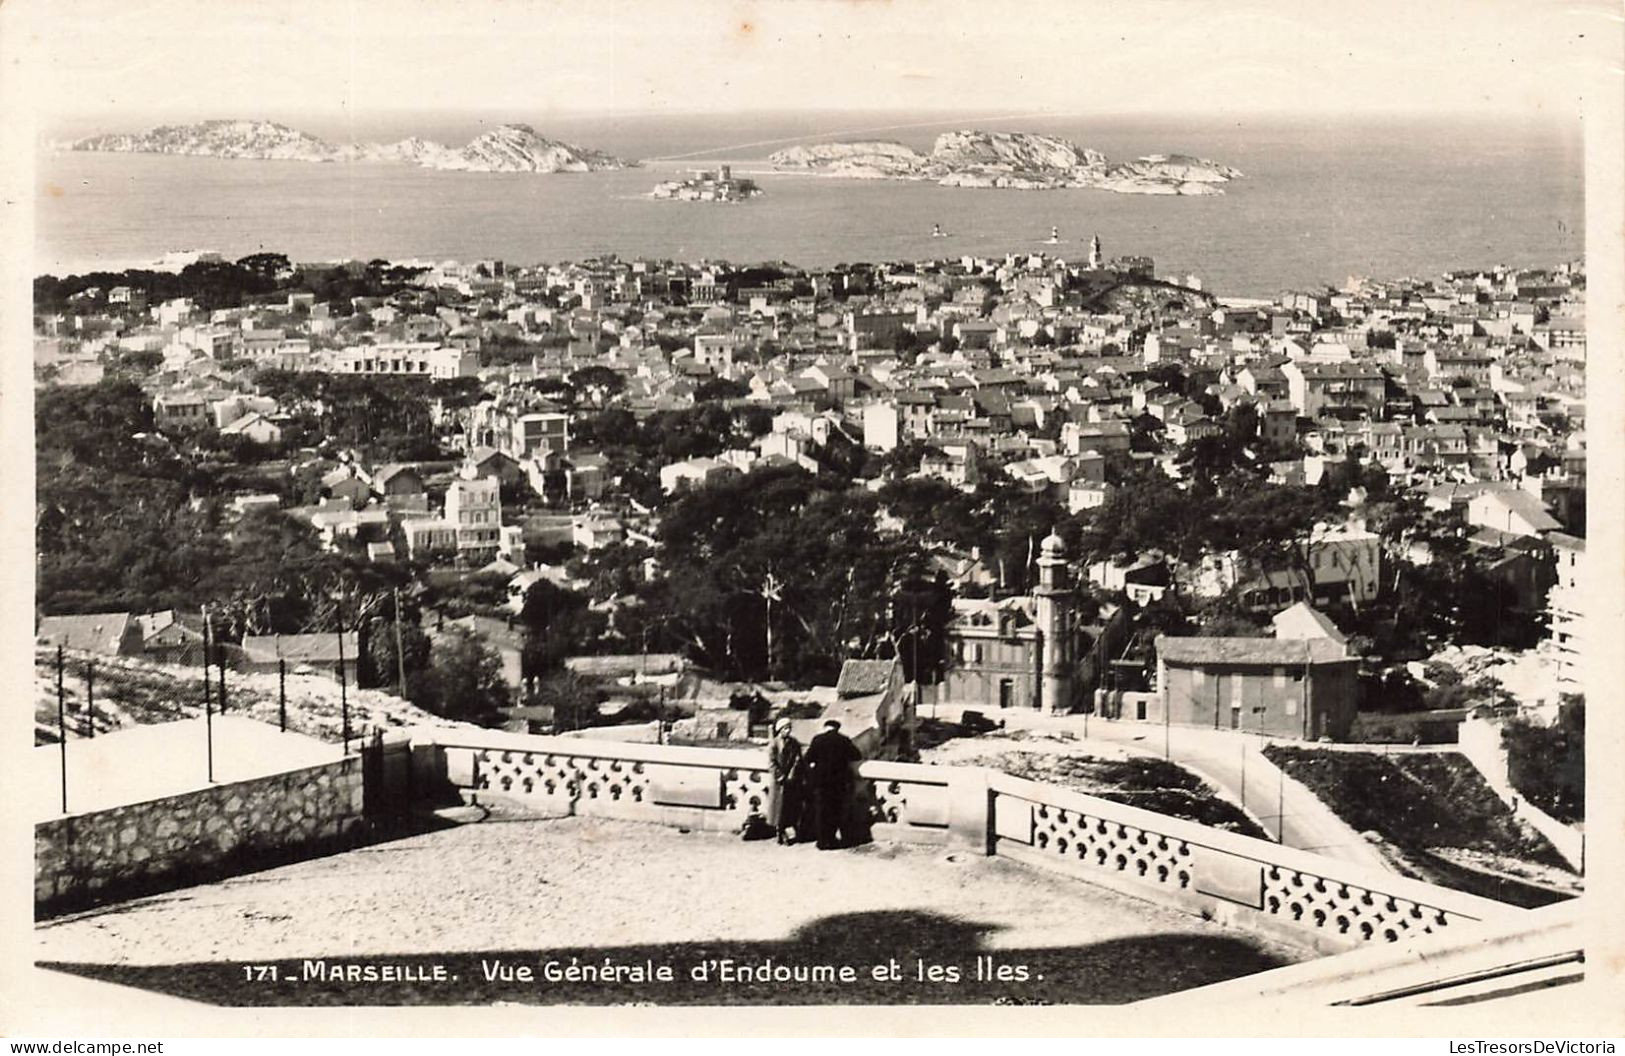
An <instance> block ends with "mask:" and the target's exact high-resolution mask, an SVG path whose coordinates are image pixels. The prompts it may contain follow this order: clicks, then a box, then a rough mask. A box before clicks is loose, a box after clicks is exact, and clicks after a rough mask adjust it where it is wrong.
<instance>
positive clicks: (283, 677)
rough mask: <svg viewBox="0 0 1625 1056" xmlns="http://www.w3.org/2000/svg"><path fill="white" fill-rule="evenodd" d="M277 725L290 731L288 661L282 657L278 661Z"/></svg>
mask: <svg viewBox="0 0 1625 1056" xmlns="http://www.w3.org/2000/svg"><path fill="white" fill-rule="evenodd" d="M276 725H277V729H278V730H281V731H282V732H283V733H287V732H288V662H287V661H286V660H283V659H280V658H278V660H277V662H276Z"/></svg>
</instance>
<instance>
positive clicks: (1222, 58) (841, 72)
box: [14, 0, 1621, 121]
mask: <svg viewBox="0 0 1625 1056" xmlns="http://www.w3.org/2000/svg"><path fill="white" fill-rule="evenodd" d="M1618 12H1619V7H1618V5H1617V4H1611V3H1609V2H1607V0H1577V2H1574V3H1562V2H1553V0H1429V2H1428V3H1421V4H1419V3H1415V2H1411V0H1407V2H1404V3H1398V2H1390V0H1373V2H1366V3H1356V2H1346V3H1345V2H1343V0H1300V2H1287V0H1229V2H1225V3H1209V2H1206V0H1132V2H1129V0H1124V2H1116V3H1098V2H1092V0H1060V2H1051V0H1032V2H1027V3H1007V2H995V0H974V2H968V0H754V2H753V0H457V2H453V0H413V2H407V0H321V2H310V0H275V2H263V0H229V2H222V0H210V2H206V3H204V2H197V0H146V2H142V0H73V2H71V3H53V4H47V3H45V2H44V0H36V2H28V0H24V7H23V12H22V22H23V23H24V29H25V31H26V32H27V34H28V36H27V37H26V38H25V40H26V42H25V44H24V46H23V49H22V50H23V54H24V57H25V62H27V63H29V64H30V69H29V71H28V72H29V76H28V78H27V83H28V84H30V85H31V86H32V87H33V88H34V89H35V91H34V92H33V101H34V105H35V108H36V110H37V112H39V113H40V114H41V115H42V116H43V117H44V118H45V119H46V120H47V121H49V119H50V118H52V117H55V116H61V115H109V116H125V115H128V116H131V117H135V116H146V115H159V116H162V117H164V118H166V119H169V118H174V119H182V120H195V119H201V118H205V117H249V118H251V117H259V116H263V115H265V114H269V113H276V114H284V113H300V112H308V113H316V112H320V113H335V114H337V113H350V114H365V113H376V112H390V111H397V112H398V111H412V110H442V111H463V110H467V111H474V110H479V111H494V110H503V109H514V110H520V111H522V112H525V113H537V112H546V111H557V112H599V111H607V112H643V111H657V112H658V111H665V112H672V113H707V112H728V111H760V110H843V109H852V110H894V111H895V110H937V111H952V110H977V111H984V112H1003V111H1008V112H1011V113H1022V112H1028V111H1032V112H1053V113H1066V114H1072V113H1136V112H1164V113H1166V112H1184V113H1224V112H1234V113H1264V112H1291V113H1301V114H1306V115H1318V114H1344V113H1389V112H1422V113H1440V114H1455V113H1461V112H1473V113H1480V114H1513V113H1517V114H1530V113H1548V114H1550V113H1554V112H1555V113H1561V114H1573V113H1575V112H1576V110H1577V108H1578V107H1579V106H1580V105H1581V101H1580V99H1579V96H1580V95H1581V94H1582V89H1583V88H1585V89H1586V90H1595V86H1596V85H1597V84H1599V83H1600V84H1603V85H1606V86H1608V87H1611V89H1612V90H1613V91H1615V92H1619V91H1620V90H1621V89H1620V85H1619V79H1618V72H1619V71H1618V63H1617V56H1616V55H1615V54H1613V53H1612V51H1611V50H1610V49H1615V48H1617V43H1618V39H1619V35H1620V19H1619V14H1618ZM14 13H15V12H14ZM1610 67H1612V69H1613V73H1612V75H1611V76H1610V75H1609V74H1607V73H1606V72H1605V71H1607V70H1608V69H1609V68H1610Z"/></svg>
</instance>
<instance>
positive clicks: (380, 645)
mask: <svg viewBox="0 0 1625 1056" xmlns="http://www.w3.org/2000/svg"><path fill="white" fill-rule="evenodd" d="M415 617H416V610H415V609H409V608H406V607H404V606H403V609H402V613H401V622H400V643H401V648H400V653H399V657H400V659H397V654H396V649H395V635H396V630H395V610H394V607H393V606H390V607H389V608H386V609H384V610H383V611H382V612H381V613H380V614H379V618H378V619H376V620H374V621H373V623H372V626H371V630H370V633H369V634H368V635H367V645H366V656H367V663H368V665H369V666H370V668H371V671H370V677H369V679H368V681H369V683H370V684H371V685H374V686H380V687H383V688H386V689H393V690H394V691H396V692H400V686H399V681H400V676H401V671H402V670H403V669H404V670H405V672H406V692H405V696H406V699H407V700H410V701H413V702H414V703H416V702H418V701H420V700H421V699H423V694H424V688H425V672H426V671H427V669H428V667H429V653H430V643H429V636H428V635H426V634H424V633H423V628H422V627H421V626H419V624H418V621H417V619H416V618H415ZM402 661H404V662H402Z"/></svg>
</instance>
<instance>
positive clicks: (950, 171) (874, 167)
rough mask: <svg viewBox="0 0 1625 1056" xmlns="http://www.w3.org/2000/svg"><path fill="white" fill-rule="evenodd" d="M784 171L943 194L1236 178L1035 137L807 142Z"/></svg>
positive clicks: (1192, 162)
mask: <svg viewBox="0 0 1625 1056" xmlns="http://www.w3.org/2000/svg"><path fill="white" fill-rule="evenodd" d="M769 160H770V161H772V163H773V164H774V165H775V166H776V167H778V168H780V169H786V170H801V171H806V172H817V173H822V174H824V175H829V176H840V177H846V178H849V179H871V180H931V181H934V182H936V183H939V184H941V185H942V186H944V187H1002V188H1011V189H1015V190H1054V189H1058V188H1064V187H1086V188H1095V189H1098V190H1105V191H1117V192H1119V193H1122V194H1184V195H1199V194H1223V193H1224V192H1223V190H1221V189H1220V187H1219V185H1220V184H1223V183H1228V182H1229V181H1230V180H1233V179H1237V178H1239V177H1240V176H1241V173H1240V172H1239V171H1237V170H1236V169H1233V168H1231V167H1230V166H1228V165H1220V164H1219V163H1217V162H1213V161H1208V160H1206V159H1205V158H1194V157H1190V156H1189V155H1185V154H1148V155H1146V156H1144V157H1141V158H1137V159H1135V160H1134V161H1129V162H1116V163H1114V162H1111V161H1108V160H1107V158H1106V155H1104V154H1102V153H1101V152H1100V151H1098V150H1090V149H1089V148H1087V147H1080V146H1078V145H1077V144H1076V143H1073V142H1071V141H1070V140H1065V139H1061V138H1059V137H1057V136H1046V135H1040V134H1038V133H1034V132H980V131H976V130H964V131H958V132H944V133H943V134H942V135H940V136H938V137H937V140H936V143H935V144H933V146H932V148H931V153H930V154H921V153H920V152H919V151H917V150H914V149H913V148H912V147H908V146H905V145H904V144H902V143H896V142H892V141H889V140H878V141H877V140H868V141H859V142H848V143H813V144H807V145H803V146H795V147H790V148H788V149H786V150H781V151H778V152H776V153H774V154H773V155H772V156H771V157H770V159H769Z"/></svg>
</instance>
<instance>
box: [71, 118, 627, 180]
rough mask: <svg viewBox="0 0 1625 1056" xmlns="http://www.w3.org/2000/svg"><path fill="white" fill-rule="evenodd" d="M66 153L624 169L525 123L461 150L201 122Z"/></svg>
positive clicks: (271, 125) (265, 125)
mask: <svg viewBox="0 0 1625 1056" xmlns="http://www.w3.org/2000/svg"><path fill="white" fill-rule="evenodd" d="M67 149H68V150H83V151H102V152H110V153H120V154H185V155H191V156H196V157H209V158H236V159H243V160H253V161H312V162H344V161H378V162H404V163H407V164H412V165H417V166H420V167H422V168H426V169H444V170H448V171H454V172H596V171H599V170H603V169H622V168H626V167H627V165H628V163H627V162H625V161H623V160H621V159H620V158H617V157H614V156H612V155H609V154H605V153H603V152H602V151H597V150H589V149H587V148H584V147H578V146H574V145H573V144H570V143H560V142H558V141H556V140H551V139H547V138H545V137H543V136H539V135H537V134H536V130H535V129H533V128H531V127H530V126H529V125H520V124H510V125H499V126H498V127H496V128H494V129H492V130H491V131H489V132H485V133H483V134H481V135H480V136H478V137H476V138H475V139H474V140H473V141H472V142H470V143H469V144H468V145H467V146H464V147H448V146H446V145H445V144H444V143H437V142H434V141H433V140H427V139H420V138H418V137H415V136H414V137H410V138H407V139H403V140H400V141H399V142H396V143H331V142H329V141H327V140H325V139H320V138H318V137H316V136H312V135H310V134H309V133H306V132H300V131H298V130H297V129H292V128H289V127H288V126H286V125H282V124H278V123H276V122H274V121H203V122H200V123H198V124H194V125H163V126H160V127H158V128H154V129H150V130H148V131H146V132H138V133H133V134H122V133H116V134H112V135H102V136H91V137H89V138H88V139H80V140H76V141H74V142H72V143H69V144H67Z"/></svg>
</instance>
